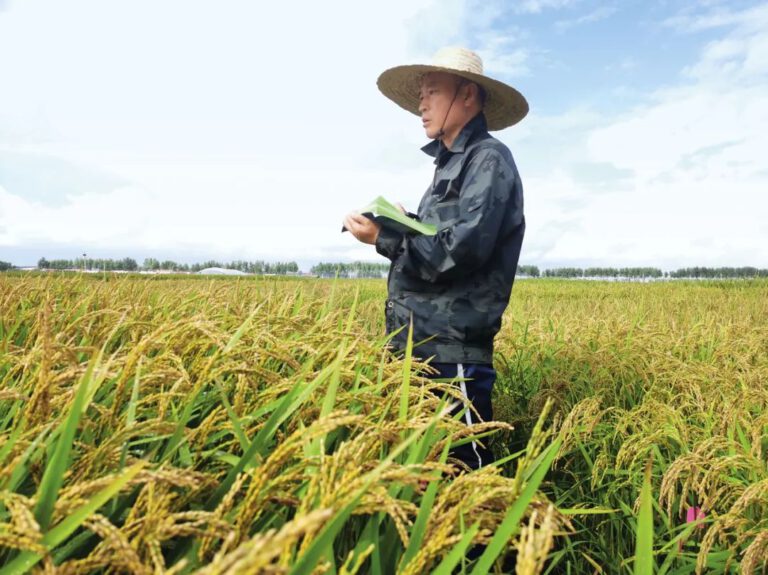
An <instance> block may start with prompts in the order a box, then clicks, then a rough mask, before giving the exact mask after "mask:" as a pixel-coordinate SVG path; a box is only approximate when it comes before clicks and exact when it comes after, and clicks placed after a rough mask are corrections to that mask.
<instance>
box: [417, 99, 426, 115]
mask: <svg viewBox="0 0 768 575" xmlns="http://www.w3.org/2000/svg"><path fill="white" fill-rule="evenodd" d="M426 110H427V100H426V98H419V113H420V114H423V113H424V112H425V111H426Z"/></svg>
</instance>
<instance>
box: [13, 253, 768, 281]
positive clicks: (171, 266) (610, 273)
mask: <svg viewBox="0 0 768 575" xmlns="http://www.w3.org/2000/svg"><path fill="white" fill-rule="evenodd" d="M14 267H15V266H14V265H13V264H11V263H10V262H5V261H0V272H2V271H6V270H10V269H14ZM37 267H38V268H39V269H43V270H97V271H102V270H104V271H128V272H133V271H140V270H145V271H174V272H199V271H200V270H203V269H205V268H224V269H231V270H239V271H241V272H245V273H249V274H277V275H284V274H293V273H298V272H299V266H298V264H297V263H296V262H265V261H262V260H257V261H246V260H235V261H231V262H228V263H226V262H219V261H216V260H209V261H206V262H202V263H195V264H182V263H177V262H174V261H172V260H164V261H160V260H158V259H156V258H146V259H145V260H144V262H143V264H142V265H141V266H140V265H139V264H138V263H137V262H136V260H134V259H133V258H123V259H111V258H109V259H103V258H88V257H83V258H75V259H72V260H67V259H55V260H48V259H46V258H40V260H39V261H38V262H37ZM388 271H389V264H388V263H372V262H352V263H341V262H339V263H319V264H317V265H315V266H312V269H311V273H313V274H315V275H317V276H320V277H342V278H380V277H383V276H385V275H386V274H387V272H388ZM517 273H518V275H520V276H526V277H531V278H538V277H545V278H629V279H646V278H651V279H652V278H661V277H669V278H695V279H698V278H700V279H729V278H734V279H735V278H758V277H762V278H764V277H768V269H765V268H756V267H750V266H746V267H719V268H709V267H691V268H680V269H678V270H675V271H669V272H662V271H661V270H660V269H659V268H653V267H627V268H612V267H604V268H603V267H591V268H576V267H561V268H552V269H545V270H544V271H543V272H542V271H540V270H539V268H538V267H537V266H533V265H521V266H518V268H517Z"/></svg>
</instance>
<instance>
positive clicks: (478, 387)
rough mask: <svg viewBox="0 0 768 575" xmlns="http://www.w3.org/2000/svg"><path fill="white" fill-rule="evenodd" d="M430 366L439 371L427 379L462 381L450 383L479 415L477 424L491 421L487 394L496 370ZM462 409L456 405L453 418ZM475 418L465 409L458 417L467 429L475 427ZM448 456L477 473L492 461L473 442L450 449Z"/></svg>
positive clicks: (459, 365) (463, 365)
mask: <svg viewBox="0 0 768 575" xmlns="http://www.w3.org/2000/svg"><path fill="white" fill-rule="evenodd" d="M430 365H431V366H432V367H434V368H435V369H437V370H438V371H439V373H436V374H430V375H429V377H431V378H434V379H454V378H457V379H459V380H462V381H456V382H454V385H455V386H456V387H458V388H459V389H460V390H461V393H462V395H464V397H467V398H468V399H469V401H470V402H471V403H472V405H473V406H474V407H475V409H476V410H477V414H479V415H480V420H481V421H492V420H493V407H492V405H491V392H492V391H493V383H494V382H495V381H496V370H495V369H493V366H492V365H487V364H481V363H432V364H430ZM463 407H464V406H463V405H462V404H457V405H456V407H455V408H454V410H453V414H454V415H455V414H457V413H459V412H460V411H461V410H462V409H463ZM477 414H476V413H475V412H474V411H471V410H469V409H467V410H466V411H465V412H464V414H463V415H462V416H461V417H462V419H463V420H464V422H465V423H466V424H468V425H471V424H473V423H478V418H477ZM451 456H452V457H455V458H456V459H459V460H461V461H463V462H464V463H466V464H467V465H468V466H469V467H470V468H471V469H478V468H480V467H482V466H484V465H488V464H489V463H491V462H492V461H493V460H494V458H493V454H492V453H491V451H490V450H489V449H486V448H485V447H483V446H482V445H481V444H480V443H479V442H477V441H472V442H469V443H465V444H463V445H459V446H457V447H455V448H453V450H452V451H451Z"/></svg>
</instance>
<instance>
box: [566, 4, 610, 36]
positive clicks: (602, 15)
mask: <svg viewBox="0 0 768 575" xmlns="http://www.w3.org/2000/svg"><path fill="white" fill-rule="evenodd" d="M617 10H618V8H617V7H616V6H600V7H598V8H596V9H594V10H592V11H591V12H587V13H586V14H584V15H582V16H579V17H578V18H571V19H568V20H558V21H557V22H555V29H557V30H558V31H560V32H565V31H566V30H568V29H570V28H575V27H576V26H581V25H583V24H590V23H592V22H599V21H600V20H605V19H606V18H609V17H611V16H613V15H614V14H615V13H616V12H617Z"/></svg>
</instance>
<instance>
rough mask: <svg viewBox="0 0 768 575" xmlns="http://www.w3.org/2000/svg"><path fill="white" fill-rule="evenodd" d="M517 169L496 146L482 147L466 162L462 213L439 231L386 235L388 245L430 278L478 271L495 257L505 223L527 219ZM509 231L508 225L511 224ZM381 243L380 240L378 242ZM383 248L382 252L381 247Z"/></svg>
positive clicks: (409, 268)
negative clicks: (397, 235) (431, 234)
mask: <svg viewBox="0 0 768 575" xmlns="http://www.w3.org/2000/svg"><path fill="white" fill-rule="evenodd" d="M522 219H523V206H522V193H521V185H520V181H519V177H518V175H517V171H516V170H515V168H514V167H513V166H511V165H510V164H509V163H508V162H507V161H505V159H504V158H503V157H502V155H501V154H500V153H499V152H498V151H497V150H494V149H486V150H482V151H481V152H480V153H478V154H476V155H475V156H474V157H473V158H472V160H470V162H469V164H468V165H467V167H466V172H465V174H464V179H463V185H462V187H461V190H460V192H459V198H458V217H457V218H455V219H452V220H451V221H448V222H445V223H442V222H441V223H438V226H437V227H438V232H437V234H436V235H434V236H423V235H419V236H408V237H403V236H400V237H399V238H397V239H396V240H395V239H394V238H392V237H390V236H385V238H384V239H383V240H382V245H387V246H389V249H388V250H387V251H388V254H384V255H387V257H389V255H390V254H391V255H393V256H395V257H390V259H392V260H393V261H394V260H397V265H399V266H402V270H403V272H405V273H407V274H410V275H413V276H415V277H418V278H421V279H423V280H425V281H429V282H438V281H443V280H447V279H453V278H457V277H461V276H465V275H467V274H470V273H472V272H473V271H475V270H477V269H478V268H480V267H482V266H483V264H485V263H486V262H487V261H488V259H489V258H490V256H491V254H492V253H493V250H494V248H495V246H496V243H497V240H498V237H499V234H500V233H502V232H504V231H505V230H504V229H503V228H504V227H509V228H510V229H511V228H513V227H514V226H515V225H517V224H519V223H521V222H522ZM507 231H508V230H507ZM377 249H378V242H377ZM379 253H382V252H379Z"/></svg>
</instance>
